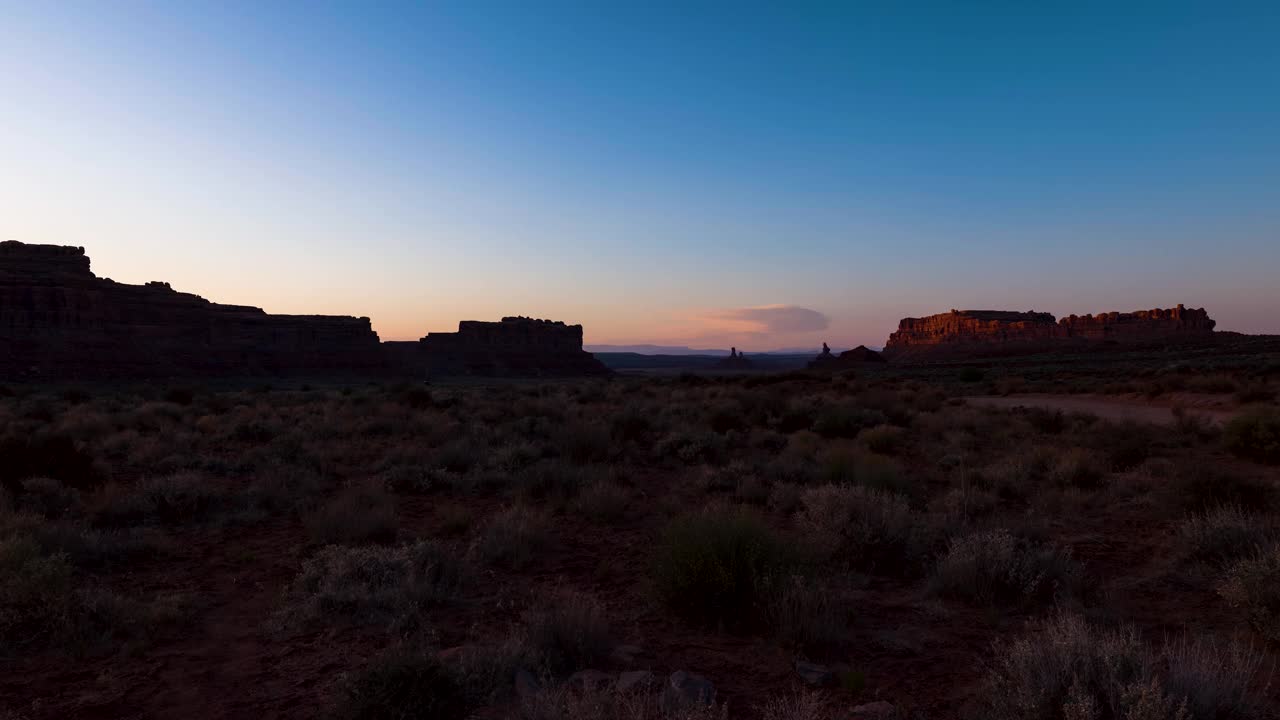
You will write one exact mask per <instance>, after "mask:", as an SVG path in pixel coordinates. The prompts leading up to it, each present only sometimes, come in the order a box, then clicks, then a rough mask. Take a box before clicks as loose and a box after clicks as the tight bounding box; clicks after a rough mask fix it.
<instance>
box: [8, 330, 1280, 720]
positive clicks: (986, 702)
mask: <svg viewBox="0 0 1280 720" xmlns="http://www.w3.org/2000/svg"><path fill="white" fill-rule="evenodd" d="M1211 360H1212V358H1210V359H1205V358H1200V359H1198V360H1197V359H1196V358H1191V359H1190V360H1189V361H1186V362H1177V363H1169V362H1167V361H1166V360H1165V359H1160V360H1159V361H1158V362H1154V361H1153V362H1145V361H1144V363H1141V364H1133V365H1130V366H1129V367H1128V369H1127V370H1126V369H1125V368H1124V367H1117V366H1116V365H1115V360H1114V358H1113V359H1112V360H1110V361H1108V362H1109V363H1110V364H1109V365H1107V367H1105V368H1100V369H1091V368H1090V367H1089V366H1087V364H1081V363H1071V362H1068V363H1064V365H1063V366H1061V367H1058V366H1053V365H1041V366H1034V365H1033V364H1029V363H1023V364H1022V365H1019V366H1009V367H1001V366H967V367H958V366H957V367H936V368H931V369H927V370H899V369H894V368H885V369H879V370H875V371H867V372H865V373H864V372H862V371H852V372H844V373H836V374H813V375H810V374H794V375H752V376H747V377H739V378H733V377H714V378H705V377H697V376H680V377H666V378H630V377H622V378H616V379H614V380H611V381H609V380H592V381H582V382H561V383H541V384H532V383H530V384H523V383H507V384H495V385H465V386H464V385H457V386H430V387H428V386H413V385H404V384H400V385H388V384H382V385H354V386H347V387H342V386H332V385H319V384H317V385H316V386H315V387H307V386H302V385H292V386H289V387H284V386H278V387H275V388H270V387H256V388H249V389H246V388H235V387H196V386H190V385H187V386H183V385H169V386H146V387H139V388H127V387H74V388H73V387H58V388H50V387H33V386H13V387H9V388H6V389H4V391H3V392H4V397H3V398H0V427H2V428H3V431H2V433H0V462H2V463H3V464H2V465H0V481H2V482H3V487H4V489H3V497H2V498H0V578H3V580H2V584H0V658H2V659H0V664H2V665H0V667H2V669H3V672H0V718H6V719H10V718H33V719H34V718H121V717H143V718H152V717H154V718H212V717H226V718H231V717H253V718H273V717H291V718H310V717H316V716H326V715H328V716H333V717H341V718H374V717H425V718H466V717H484V718H499V717H517V718H529V719H532V720H543V719H545V720H556V719H564V720H595V719H601V720H603V719H604V718H633V719H636V718H660V717H670V718H713V717H714V718H720V717H731V718H768V719H770V720H802V719H805V718H815V719H817V718H833V719H834V718H931V719H937V718H975V719H976V718H983V719H991V720H1015V719H1021V720H1039V719H1041V718H1043V719H1046V720H1047V719H1053V720H1058V719H1063V720H1092V719H1097V720H1109V719H1117V720H1161V719H1169V720H1174V719H1180V720H1185V719H1187V718H1196V719H1198V720H1211V719H1220V720H1227V719H1233V718H1241V719H1243V718H1264V717H1271V716H1274V714H1275V712H1274V711H1275V709H1276V707H1277V704H1278V703H1280V685H1277V683H1276V682H1273V681H1272V676H1273V674H1274V673H1275V670H1276V668H1275V665H1274V660H1273V659H1272V658H1273V657H1274V654H1275V651H1276V650H1277V649H1280V471H1278V470H1277V465H1276V463H1280V409H1277V406H1276V400H1275V398H1276V390H1277V389H1278V388H1280V363H1277V362H1276V361H1275V360H1274V356H1272V355H1258V356H1241V359H1240V360H1239V362H1235V363H1227V364H1223V363H1220V362H1217V361H1216V360H1212V361H1211ZM1094 370H1096V372H1094ZM1090 373H1093V374H1090ZM1064 377H1066V378H1068V380H1062V378H1064ZM1024 392H1034V393H1037V394H1038V395H1043V394H1045V393H1068V392H1074V393H1092V394H1097V395H1106V396H1108V397H1110V398H1112V399H1113V400H1116V399H1118V400H1122V401H1124V402H1128V403H1133V404H1153V405H1160V406H1161V407H1167V408H1169V411H1168V412H1169V415H1168V421H1167V422H1161V423H1158V424H1157V423H1142V422H1138V421H1131V420H1125V419H1119V420H1109V419H1103V418H1100V417H1098V416H1097V415H1093V414H1088V413H1085V412H1062V411H1056V410H1053V409H1046V408H1045V407H1027V408H1017V407H991V406H987V405H982V406H980V405H978V404H977V403H976V402H971V401H967V400H965V399H964V398H966V397H971V396H991V395H999V396H1002V397H1006V398H1007V397H1014V398H1016V397H1017V396H1018V394H1019V393H1024ZM1161 403H1163V405H1161ZM1011 404H1013V405H1017V404H1018V403H1016V402H1013V403H1011ZM1030 404H1034V403H1030ZM1196 408H1212V409H1213V413H1204V414H1198V413H1197V410H1196ZM1153 417H1154V416H1153ZM585 670H591V671H595V672H582V671H585ZM680 671H683V672H686V673H690V674H692V675H694V676H697V677H686V676H684V675H679V674H677V675H675V676H674V677H673V673H678V672H680ZM649 673H651V675H650V674H649ZM673 681H674V682H675V683H676V685H678V686H679V687H678V688H677V687H676V686H673V684H672V683H673ZM682 681H683V682H682ZM712 689H714V700H713V701H712V703H711V704H707V703H706V702H705V701H706V700H710V699H711V691H712ZM855 708H857V710H855Z"/></svg>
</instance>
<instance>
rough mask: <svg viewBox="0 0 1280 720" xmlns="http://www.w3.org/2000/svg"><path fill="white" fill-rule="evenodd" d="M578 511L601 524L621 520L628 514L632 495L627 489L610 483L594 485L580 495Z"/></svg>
mask: <svg viewBox="0 0 1280 720" xmlns="http://www.w3.org/2000/svg"><path fill="white" fill-rule="evenodd" d="M576 504H577V508H578V511H579V512H581V513H582V514H583V515H585V516H586V517H587V518H588V519H590V520H593V521H595V522H600V523H608V522H614V521H616V520H620V519H621V518H623V517H624V516H625V515H626V514H627V508H628V507H629V506H630V504H631V495H630V493H628V492H627V490H626V488H623V487H622V486H620V485H618V484H617V483H614V482H610V481H607V480H606V481H601V482H595V483H592V484H590V485H588V486H586V487H585V488H583V489H582V492H580V493H578V500H577V503H576Z"/></svg>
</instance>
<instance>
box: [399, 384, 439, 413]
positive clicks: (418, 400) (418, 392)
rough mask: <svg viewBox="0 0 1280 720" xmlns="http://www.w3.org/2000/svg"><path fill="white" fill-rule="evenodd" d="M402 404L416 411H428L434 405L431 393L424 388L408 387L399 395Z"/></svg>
mask: <svg viewBox="0 0 1280 720" xmlns="http://www.w3.org/2000/svg"><path fill="white" fill-rule="evenodd" d="M398 395H399V400H400V402H401V403H403V404H404V405H406V406H407V407H409V408H412V409H414V410H426V409H427V408H430V407H431V406H432V405H433V404H434V403H433V398H432V397H431V391H430V390H428V389H426V388H424V387H406V388H402V389H401V390H400V392H399V393H398Z"/></svg>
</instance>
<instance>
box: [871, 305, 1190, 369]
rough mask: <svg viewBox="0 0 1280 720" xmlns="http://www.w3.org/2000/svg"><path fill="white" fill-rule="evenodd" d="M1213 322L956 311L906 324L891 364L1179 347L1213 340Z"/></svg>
mask: <svg viewBox="0 0 1280 720" xmlns="http://www.w3.org/2000/svg"><path fill="white" fill-rule="evenodd" d="M1214 325H1215V323H1214V321H1213V320H1212V319H1211V318H1210V317H1209V315H1208V313H1206V312H1205V311H1204V310H1203V309H1189V308H1185V307H1183V306H1182V305H1178V306H1177V307H1173V308H1168V309H1154V310H1138V311H1136V312H1131V313H1120V312H1110V313H1099V314H1097V315H1083V316H1080V315H1071V316H1069V317H1064V318H1062V319H1061V320H1055V319H1054V316H1053V315H1051V314H1049V313H1041V312H1034V311H1032V312H1010V311H1003V310H952V311H951V312H949V313H942V314H939V315H930V316H928V317H923V318H904V319H903V320H902V321H901V322H900V323H899V324H898V330H897V331H896V332H894V333H893V334H891V335H890V336H889V341H888V343H886V344H885V349H884V354H885V356H886V357H887V358H889V359H895V360H898V359H904V358H905V359H912V358H931V357H979V356H989V355H1009V354H1020V353H1030V352H1044V351H1052V350H1057V349H1072V348H1081V349H1087V348H1089V347H1102V346H1109V345H1123V344H1130V345H1138V344H1159V343H1178V342H1188V341H1195V340H1204V339H1207V338H1211V337H1212V336H1213V328H1214Z"/></svg>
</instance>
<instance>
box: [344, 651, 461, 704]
mask: <svg viewBox="0 0 1280 720" xmlns="http://www.w3.org/2000/svg"><path fill="white" fill-rule="evenodd" d="M471 710H472V708H471V706H470V704H469V703H468V701H467V698H466V695H465V693H464V692H463V688H462V685H461V684H460V683H459V681H458V678H457V677H456V676H455V675H454V674H453V673H451V672H450V671H449V670H448V669H447V668H446V667H444V665H443V664H441V662H440V661H439V660H438V659H436V657H435V656H434V655H432V654H430V653H427V652H422V651H415V650H404V649H396V650H392V651H390V652H387V653H384V654H382V655H379V656H377V657H375V658H374V659H373V660H372V661H370V662H369V664H368V665H367V666H366V667H365V668H364V669H363V670H361V671H359V672H357V673H355V674H353V675H349V676H346V677H344V678H343V683H342V686H341V688H340V690H339V691H338V698H337V702H336V704H335V707H334V709H333V712H332V714H331V716H332V717H333V718H335V720H387V719H388V718H433V719H435V718H438V719H439V720H464V718H466V717H468V716H469V715H470V713H471Z"/></svg>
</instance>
